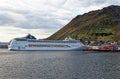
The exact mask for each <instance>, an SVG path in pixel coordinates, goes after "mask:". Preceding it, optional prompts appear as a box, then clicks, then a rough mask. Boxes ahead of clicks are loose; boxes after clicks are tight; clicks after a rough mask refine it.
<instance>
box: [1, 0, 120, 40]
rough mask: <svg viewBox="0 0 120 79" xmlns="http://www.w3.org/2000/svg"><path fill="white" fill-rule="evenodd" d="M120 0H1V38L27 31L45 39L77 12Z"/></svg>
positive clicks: (18, 35) (21, 34)
mask: <svg viewBox="0 0 120 79" xmlns="http://www.w3.org/2000/svg"><path fill="white" fill-rule="evenodd" d="M119 4H120V0H0V41H9V40H11V39H12V38H16V37H22V36H25V35H27V34H28V33H31V34H33V35H34V36H36V37H37V38H38V39H39V38H46V37H48V36H50V35H52V34H53V33H54V32H56V31H57V30H59V29H60V28H62V27H63V26H65V25H66V24H67V23H68V22H69V21H71V19H73V18H74V17H75V16H77V15H82V14H83V13H86V12H89V11H91V10H97V9H101V8H103V7H106V6H109V5H119Z"/></svg>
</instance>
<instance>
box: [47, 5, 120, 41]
mask: <svg viewBox="0 0 120 79" xmlns="http://www.w3.org/2000/svg"><path fill="white" fill-rule="evenodd" d="M69 36H70V37H72V38H75V39H83V40H102V41H108V40H120V6H113V5H112V6H109V7H105V8H103V9H102V10H96V11H91V12H88V13H85V14H83V15H78V16H77V17H75V18H74V19H73V20H72V21H71V22H70V23H68V24H67V25H66V26H64V27H63V28H62V29H60V30H59V31H58V32H56V33H55V34H53V35H52V36H50V37H49V38H48V39H51V40H58V39H64V38H66V37H69Z"/></svg>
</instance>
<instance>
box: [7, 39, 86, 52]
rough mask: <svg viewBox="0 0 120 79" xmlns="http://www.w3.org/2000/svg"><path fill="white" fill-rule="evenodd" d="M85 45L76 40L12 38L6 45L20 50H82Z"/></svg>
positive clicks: (11, 48) (10, 48)
mask: <svg viewBox="0 0 120 79" xmlns="http://www.w3.org/2000/svg"><path fill="white" fill-rule="evenodd" d="M84 47H85V46H84V45H83V44H82V43H81V42H78V41H77V42H76V41H70V42H69V41H50V40H49V41H48V40H42V41H37V40H25V41H24V40H20V41H18V40H12V41H11V42H10V44H9V46H8V49H9V50H17V51H19V50H21V51H40V50H41V51H49V50H51V51H59V50H60V51H62V50H82V49H83V48H84Z"/></svg>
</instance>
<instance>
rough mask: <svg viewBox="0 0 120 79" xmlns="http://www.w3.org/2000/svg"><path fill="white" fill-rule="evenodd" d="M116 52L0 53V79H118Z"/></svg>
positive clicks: (119, 69) (119, 65) (119, 61)
mask: <svg viewBox="0 0 120 79" xmlns="http://www.w3.org/2000/svg"><path fill="white" fill-rule="evenodd" d="M119 78H120V52H97V51H9V50H7V49H0V79H119Z"/></svg>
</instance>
